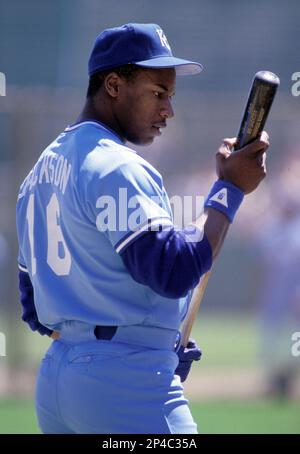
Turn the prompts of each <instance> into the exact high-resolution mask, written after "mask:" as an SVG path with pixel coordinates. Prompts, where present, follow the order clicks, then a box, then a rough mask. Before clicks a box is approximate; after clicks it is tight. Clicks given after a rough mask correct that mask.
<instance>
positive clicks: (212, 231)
mask: <svg viewBox="0 0 300 454" xmlns="http://www.w3.org/2000/svg"><path fill="white" fill-rule="evenodd" d="M194 224H195V225H196V226H197V227H198V228H199V229H200V230H201V229H202V228H203V225H204V233H205V235H206V237H207V239H208V241H209V244H210V246H211V249H212V255H213V259H215V258H216V256H217V255H218V254H219V252H220V250H221V248H222V245H223V243H224V240H225V237H226V234H227V232H228V228H229V225H230V222H229V220H228V218H227V217H226V216H225V214H223V213H221V212H220V211H217V210H215V209H214V208H207V209H206V210H205V213H204V214H203V215H202V216H201V217H200V218H199V219H197V220H196V221H195V222H194Z"/></svg>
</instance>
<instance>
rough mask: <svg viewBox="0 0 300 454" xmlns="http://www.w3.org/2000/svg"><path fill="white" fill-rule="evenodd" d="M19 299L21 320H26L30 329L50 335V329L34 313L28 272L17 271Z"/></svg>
mask: <svg viewBox="0 0 300 454" xmlns="http://www.w3.org/2000/svg"><path fill="white" fill-rule="evenodd" d="M19 289H20V301H21V304H22V309H23V314H22V320H23V321H24V322H26V323H27V324H28V325H29V326H30V329H31V330H32V331H38V332H39V333H40V334H41V335H42V336H43V335H44V334H47V335H48V336H51V334H52V331H51V330H50V329H48V328H46V327H45V326H44V325H42V324H41V323H40V322H39V320H38V316H37V313H36V309H35V305H34V297H33V287H32V283H31V280H30V277H29V274H28V273H25V272H24V271H19Z"/></svg>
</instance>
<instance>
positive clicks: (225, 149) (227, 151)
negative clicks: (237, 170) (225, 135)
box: [217, 141, 232, 159]
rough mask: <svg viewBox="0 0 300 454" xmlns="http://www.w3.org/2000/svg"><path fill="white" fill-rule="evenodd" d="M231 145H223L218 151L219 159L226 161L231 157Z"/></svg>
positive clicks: (224, 143)
mask: <svg viewBox="0 0 300 454" xmlns="http://www.w3.org/2000/svg"><path fill="white" fill-rule="evenodd" d="M231 149H232V147H231V145H229V144H228V143H226V142H225V141H224V142H223V143H222V144H221V146H220V148H219V149H218V151H217V158H218V157H219V158H220V159H226V158H228V156H230V155H231Z"/></svg>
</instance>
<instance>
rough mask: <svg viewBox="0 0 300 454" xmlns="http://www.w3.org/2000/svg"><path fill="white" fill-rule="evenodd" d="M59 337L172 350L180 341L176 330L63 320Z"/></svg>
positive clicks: (75, 340)
mask: <svg viewBox="0 0 300 454" xmlns="http://www.w3.org/2000/svg"><path fill="white" fill-rule="evenodd" d="M57 338H59V339H61V340H65V341H67V342H72V343H78V342H84V341H89V340H93V339H95V338H96V339H98V340H106V341H111V342H121V343H126V344H131V345H138V346H140V347H145V348H153V349H159V350H172V351H174V350H175V348H176V347H177V346H178V344H179V343H180V333H179V331H177V330H172V329H166V328H159V327H157V326H147V325H128V326H99V325H97V326H96V327H93V326H91V325H88V324H86V323H82V322H64V323H62V324H61V326H60V329H59V336H58V337H56V339H57Z"/></svg>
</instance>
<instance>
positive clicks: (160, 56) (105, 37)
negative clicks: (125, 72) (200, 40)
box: [88, 24, 203, 76]
mask: <svg viewBox="0 0 300 454" xmlns="http://www.w3.org/2000/svg"><path fill="white" fill-rule="evenodd" d="M127 64H134V65H137V66H141V67H143V68H153V69H159V68H175V70H176V74H177V75H181V76H185V75H190V74H198V73H200V72H201V71H202V69H203V66H202V65H201V64H200V63H197V62H194V61H189V60H183V59H182V58H177V57H174V56H173V54H172V50H171V47H170V45H169V43H168V40H167V38H166V35H165V34H164V32H163V30H162V29H161V27H160V26H159V25H157V24H125V25H122V26H121V27H116V28H108V29H107V30H104V31H103V32H102V33H100V35H98V36H97V38H96V41H95V44H94V47H93V50H92V53H91V55H90V59H89V65H88V70H89V76H92V75H93V74H95V73H97V72H100V71H105V70H109V69H113V68H116V67H118V66H122V65H127Z"/></svg>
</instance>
